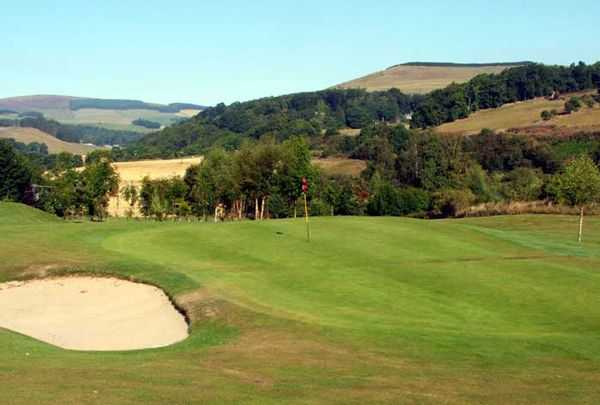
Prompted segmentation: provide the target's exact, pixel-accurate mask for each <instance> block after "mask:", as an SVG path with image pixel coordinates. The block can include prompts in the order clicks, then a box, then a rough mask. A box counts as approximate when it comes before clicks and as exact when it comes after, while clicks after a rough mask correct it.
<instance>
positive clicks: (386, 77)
mask: <svg viewBox="0 0 600 405" xmlns="http://www.w3.org/2000/svg"><path fill="white" fill-rule="evenodd" d="M529 63H530V62H508V63H507V62H503V63H479V64H478V63H468V64H460V63H445V62H443V63H439V62H410V63H405V64H401V65H394V66H391V67H389V68H387V69H385V70H382V71H379V72H376V73H372V74H370V75H367V76H363V77H361V78H358V79H355V80H351V81H348V82H345V83H342V84H340V85H338V86H336V87H338V88H343V89H359V88H360V89H365V90H367V91H381V90H388V89H391V88H397V89H399V90H401V91H403V92H405V93H412V94H425V93H429V92H430V91H433V90H437V89H442V88H444V87H446V86H448V85H449V84H451V83H453V82H454V83H464V82H467V81H469V80H470V79H472V78H473V77H475V76H477V75H479V74H482V73H500V72H502V71H504V70H506V69H508V68H511V67H516V66H522V65H525V64H529Z"/></svg>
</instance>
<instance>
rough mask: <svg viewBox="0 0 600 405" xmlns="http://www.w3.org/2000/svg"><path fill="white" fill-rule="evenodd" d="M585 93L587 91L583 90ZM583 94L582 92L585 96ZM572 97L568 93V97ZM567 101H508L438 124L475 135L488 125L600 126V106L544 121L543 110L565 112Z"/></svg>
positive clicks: (442, 128) (499, 127) (444, 129)
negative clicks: (500, 105)
mask: <svg viewBox="0 0 600 405" xmlns="http://www.w3.org/2000/svg"><path fill="white" fill-rule="evenodd" d="M581 94H584V93H581ZM581 94H579V95H581ZM568 97H569V96H565V98H568ZM565 102H566V100H565V99H562V100H547V99H545V98H543V97H541V98H537V99H534V100H529V101H523V102H519V103H512V104H506V105H504V106H502V107H499V108H494V109H489V110H481V111H477V112H475V113H473V114H471V115H470V116H469V117H468V118H465V119H461V120H457V121H454V122H450V123H446V124H443V125H440V126H439V127H437V131H438V132H443V133H464V134H475V133H478V132H480V131H481V130H482V129H484V128H489V129H493V130H497V131H502V130H508V129H512V128H526V129H527V130H532V128H531V127H540V128H541V129H543V128H545V127H550V126H553V127H556V128H558V130H561V129H565V128H566V129H572V130H579V129H581V130H585V129H600V107H594V108H592V109H590V108H587V107H583V108H582V109H581V111H579V112H575V113H572V114H570V115H560V116H556V117H554V118H552V119H551V120H550V121H543V120H542V119H541V117H540V115H541V113H542V111H544V110H548V111H551V110H553V109H555V110H557V111H559V112H561V111H563V110H564V104H565Z"/></svg>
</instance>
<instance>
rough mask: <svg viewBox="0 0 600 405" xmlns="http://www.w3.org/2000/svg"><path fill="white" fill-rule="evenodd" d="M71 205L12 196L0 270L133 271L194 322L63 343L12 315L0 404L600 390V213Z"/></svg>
mask: <svg viewBox="0 0 600 405" xmlns="http://www.w3.org/2000/svg"><path fill="white" fill-rule="evenodd" d="M576 227H577V218H575V217H566V216H513V217H494V218H482V219H468V220H441V221H425V220H416V219H406V218H367V217H324V218H314V219H313V222H312V230H313V240H312V243H310V244H309V243H307V242H306V241H305V239H304V226H303V222H302V220H300V219H298V220H292V219H290V220H277V221H265V222H250V221H249V222H237V223H233V222H232V223H221V224H209V223H206V224H205V223H187V222H166V223H155V222H148V221H135V220H131V221H126V220H110V221H108V222H104V223H91V222H85V221H84V222H79V223H77V222H65V221H62V220H59V219H56V218H54V217H51V216H49V215H47V214H45V213H42V212H39V211H36V210H33V209H31V208H28V207H25V206H22V205H18V204H12V203H0V246H2V250H0V259H1V260H0V282H1V281H8V280H11V279H17V278H22V277H36V276H43V275H48V274H51V273H53V272H61V273H64V272H70V271H81V272H88V273H111V274H118V275H121V276H131V277H134V278H135V279H138V280H142V281H147V282H151V283H155V284H157V285H159V286H161V287H162V288H163V289H165V290H166V291H167V292H168V293H169V294H170V295H172V296H173V297H175V300H176V301H177V302H178V303H179V304H180V305H181V306H183V307H185V308H186V309H187V311H188V314H189V315H190V318H191V320H192V327H191V336H190V337H189V338H188V339H187V340H185V341H183V342H181V343H178V344H176V345H174V346H171V347H168V348H162V349H155V350H145V351H135V352H112V353H93V352H76V351H67V350H62V349H58V348H56V347H52V346H50V345H47V344H44V343H41V342H38V341H35V340H33V339H30V338H27V337H25V336H22V335H18V334H16V333H12V332H10V331H6V330H0V358H2V362H1V363H0V384H1V386H2V390H0V403H11V404H21V403H23V404H29V403H36V402H40V401H46V402H49V401H52V402H54V403H82V402H85V403H111V404H113V403H131V402H134V401H137V402H144V403H160V402H169V403H240V402H241V403H260V404H268V403H273V404H275V403H282V402H285V403H304V404H306V403H340V404H342V403H344V404H346V403H366V402H368V403H383V402H392V403H436V404H437V403H498V404H505V403H527V404H531V403H544V404H548V403H557V404H562V403H573V402H579V403H597V402H598V401H599V400H600V391H598V388H597V387H598V384H599V383H600V339H599V337H600V317H599V315H598V314H600V283H599V281H600V275H599V273H598V268H599V265H600V219H598V218H590V219H588V221H587V222H586V231H585V232H586V233H585V235H586V239H585V241H584V243H583V244H582V245H578V244H577V243H576V242H575V237H576Z"/></svg>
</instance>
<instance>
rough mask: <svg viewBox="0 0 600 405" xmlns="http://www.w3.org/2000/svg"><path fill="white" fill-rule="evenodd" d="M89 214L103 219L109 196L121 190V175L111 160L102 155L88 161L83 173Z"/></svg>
mask: <svg viewBox="0 0 600 405" xmlns="http://www.w3.org/2000/svg"><path fill="white" fill-rule="evenodd" d="M81 178H82V180H83V190H84V194H85V202H86V206H87V210H88V215H89V216H90V217H91V218H92V219H93V218H97V219H99V220H103V219H104V217H105V216H106V208H107V207H108V198H109V196H110V195H115V194H116V193H118V191H119V175H118V174H117V172H115V169H114V168H113V167H112V165H111V163H110V161H109V160H108V159H107V158H105V157H101V158H98V159H93V160H92V162H90V163H88V164H87V165H86V167H85V169H84V170H83V172H82V173H81Z"/></svg>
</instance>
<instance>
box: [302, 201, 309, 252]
mask: <svg viewBox="0 0 600 405" xmlns="http://www.w3.org/2000/svg"><path fill="white" fill-rule="evenodd" d="M303 194H304V221H305V222H306V240H307V241H308V242H310V223H309V222H308V203H307V202H306V193H303Z"/></svg>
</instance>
